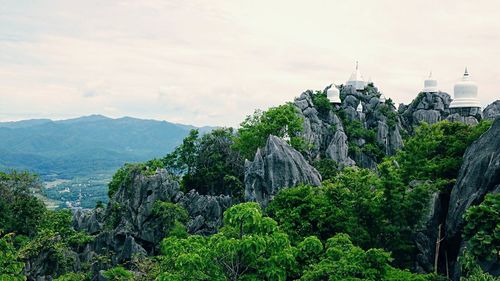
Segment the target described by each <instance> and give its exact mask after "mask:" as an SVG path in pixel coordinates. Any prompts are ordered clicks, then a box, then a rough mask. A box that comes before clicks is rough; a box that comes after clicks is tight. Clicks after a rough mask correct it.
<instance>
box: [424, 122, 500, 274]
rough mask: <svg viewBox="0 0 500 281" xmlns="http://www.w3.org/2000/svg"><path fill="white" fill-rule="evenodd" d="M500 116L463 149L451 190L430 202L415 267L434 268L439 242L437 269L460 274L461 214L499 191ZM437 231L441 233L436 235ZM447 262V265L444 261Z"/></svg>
mask: <svg viewBox="0 0 500 281" xmlns="http://www.w3.org/2000/svg"><path fill="white" fill-rule="evenodd" d="M498 136H500V117H497V118H496V120H495V121H494V123H493V125H492V127H491V128H490V129H489V130H488V131H486V132H485V133H484V134H483V135H482V136H481V137H480V138H479V139H477V140H476V141H475V142H473V143H472V144H471V145H470V146H469V147H468V148H467V150H466V151H465V154H464V157H463V163H462V166H461V168H460V171H459V173H458V177H457V182H456V184H455V185H454V187H453V188H452V190H451V193H450V192H446V191H441V192H437V193H435V194H434V196H433V197H432V198H431V200H430V201H429V212H428V214H427V215H426V216H425V217H424V218H423V220H422V221H423V225H422V227H421V228H420V229H418V230H417V231H416V235H415V243H416V246H417V249H418V253H417V258H416V266H415V268H414V269H415V270H416V271H417V272H421V273H428V272H433V271H434V263H435V253H436V242H437V241H440V250H439V256H438V265H437V266H438V271H439V272H443V273H444V272H446V268H447V266H448V268H449V269H450V272H451V276H452V277H453V278H452V279H453V280H458V279H459V277H460V265H459V263H458V262H457V259H458V257H459V256H460V255H461V254H462V251H463V249H464V246H465V245H466V243H467V241H463V238H462V230H463V227H464V220H463V216H464V214H465V212H466V211H467V210H468V209H469V208H470V207H471V206H474V205H478V204H480V203H481V202H482V201H483V200H484V197H485V196H486V194H488V193H498V192H500V138H499V137H498ZM438 233H441V235H440V236H439V237H438ZM447 263H448V264H447ZM484 265H486V266H485V267H484V269H485V270H487V271H490V272H497V273H496V274H498V272H500V265H499V264H497V263H496V264H495V262H493V263H489V264H484Z"/></svg>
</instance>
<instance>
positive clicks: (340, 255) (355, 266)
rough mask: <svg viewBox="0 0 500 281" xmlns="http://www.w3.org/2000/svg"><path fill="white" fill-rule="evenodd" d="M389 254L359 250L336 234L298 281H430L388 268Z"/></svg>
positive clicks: (371, 250) (343, 235)
mask: <svg viewBox="0 0 500 281" xmlns="http://www.w3.org/2000/svg"><path fill="white" fill-rule="evenodd" d="M390 262H391V257H390V254H389V253H387V252H384V251H383V250H381V249H369V250H367V251H364V250H362V249H361V248H359V247H356V246H354V245H353V244H352V242H351V240H350V238H349V236H348V235H346V234H337V235H335V236H334V237H332V238H330V239H328V241H327V242H326V251H325V253H324V255H323V256H322V257H321V259H320V260H319V262H317V263H314V264H312V265H311V266H310V267H309V268H307V269H306V270H305V271H304V274H303V276H302V277H301V278H300V280H303V281H320V280H353V281H354V280H377V281H378V280H415V281H417V280H418V281H425V280H431V277H430V276H426V275H418V274H412V273H410V272H409V271H402V270H398V269H395V268H393V267H391V265H390Z"/></svg>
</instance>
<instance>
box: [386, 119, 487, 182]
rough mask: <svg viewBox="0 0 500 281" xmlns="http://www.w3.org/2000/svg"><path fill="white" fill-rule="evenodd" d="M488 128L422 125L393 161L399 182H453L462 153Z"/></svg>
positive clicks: (443, 123)
mask: <svg viewBox="0 0 500 281" xmlns="http://www.w3.org/2000/svg"><path fill="white" fill-rule="evenodd" d="M490 126H491V122H488V121H482V122H481V123H480V124H479V125H477V126H469V125H466V124H463V123H459V122H448V121H441V122H439V123H436V124H433V125H427V124H425V123H424V124H422V125H421V126H420V127H418V128H417V129H416V131H415V135H414V136H413V137H411V138H410V139H408V140H407V141H406V142H405V146H404V148H403V150H402V151H401V152H399V153H398V154H397V155H396V156H395V158H394V159H388V161H393V160H396V161H397V162H398V164H399V166H400V167H401V171H400V172H399V173H400V174H401V177H402V180H403V182H405V183H408V182H410V181H411V180H436V179H447V180H454V179H455V178H456V177H457V174H458V170H459V169H460V165H461V163H462V157H463V154H464V152H465V149H466V148H467V147H468V146H469V145H470V144H471V143H472V142H473V141H474V140H475V139H477V138H478V137H479V136H480V135H481V134H482V133H484V132H485V131H486V130H487V129H488V128H489V127H490Z"/></svg>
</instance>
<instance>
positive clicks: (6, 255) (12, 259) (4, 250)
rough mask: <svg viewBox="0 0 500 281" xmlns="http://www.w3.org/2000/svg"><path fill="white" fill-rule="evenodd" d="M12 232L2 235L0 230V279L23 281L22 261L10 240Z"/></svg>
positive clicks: (24, 278)
mask: <svg viewBox="0 0 500 281" xmlns="http://www.w3.org/2000/svg"><path fill="white" fill-rule="evenodd" d="M13 236H14V234H13V233H9V234H6V235H4V234H3V233H2V232H1V231H0V280H2V281H4V280H5V281H24V280H26V277H25V276H23V274H22V271H23V268H24V263H23V262H22V261H21V259H20V257H19V254H18V252H17V250H16V248H15V247H14V244H13V242H12V238H13Z"/></svg>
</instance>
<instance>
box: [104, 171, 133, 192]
mask: <svg viewBox="0 0 500 281" xmlns="http://www.w3.org/2000/svg"><path fill="white" fill-rule="evenodd" d="M130 167H131V164H125V165H124V166H123V167H121V168H120V169H118V170H117V171H116V172H115V174H114V175H113V178H112V179H111V181H110V182H109V184H108V196H109V198H111V197H113V195H114V194H115V192H117V191H118V189H119V188H120V186H121V185H122V184H127V181H128V180H129V179H130V176H129V171H130Z"/></svg>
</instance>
